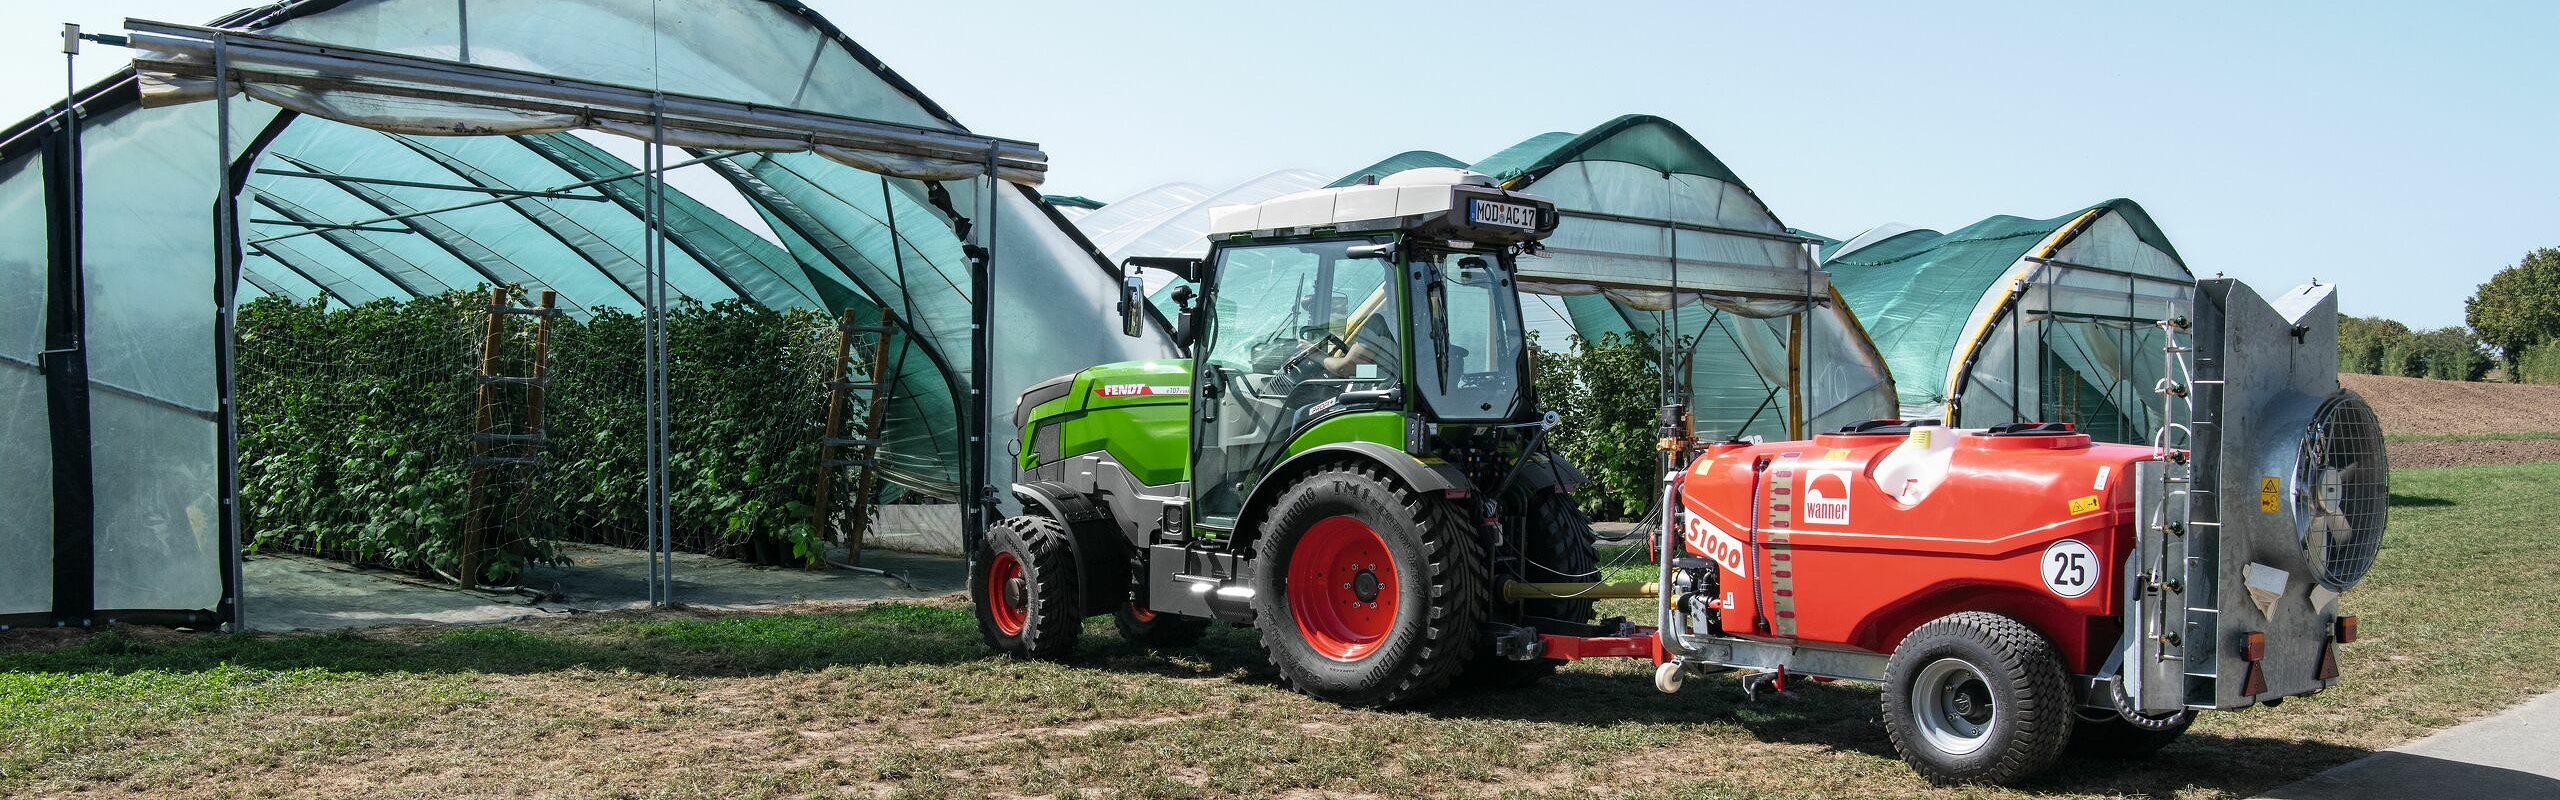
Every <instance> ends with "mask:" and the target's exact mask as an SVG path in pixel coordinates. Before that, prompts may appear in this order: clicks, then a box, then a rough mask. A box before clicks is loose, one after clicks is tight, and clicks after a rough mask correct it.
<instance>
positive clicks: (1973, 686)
mask: <svg viewBox="0 0 2560 800" xmlns="http://www.w3.org/2000/svg"><path fill="white" fill-rule="evenodd" d="M2067 686H2068V685H2067V684H2066V683H2065V682H2064V680H2063V673H2062V662H2061V660H2060V659H2058V658H2056V657H2055V656H2054V653H2053V647H2052V645H2050V644H2047V643H2046V642H2045V639H2044V637H2043V636H2041V635H2038V634H2037V633H2036V632H2035V630H2034V629H2032V628H2029V627H2027V626H2026V624H2025V623H2022V622H2019V621H2017V620H2014V619H2010V618H2008V617H2004V616H2000V615H1998V614H1991V613H1985V612H1980V611H1968V612H1964V613H1961V614H1951V615H1948V616H1945V617H1940V618H1938V619H1937V620H1936V621H1933V622H1930V623H1929V624H1926V625H1922V626H1920V628H1919V629H1918V630H1914V631H1912V632H1911V635H1910V636H1906V637H1903V640H1902V644H1901V645H1900V646H1897V647H1895V648H1894V650H1893V656H1892V658H1890V659H1888V660H1887V661H1886V664H1885V684H1884V726H1885V732H1886V733H1887V734H1889V735H1890V736H1891V737H1892V739H1893V749H1894V750H1895V751H1897V752H1899V753H1901V754H1902V760H1903V761H1904V762H1905V763H1908V764H1910V765H1911V769H1912V771H1914V772H1917V773H1920V777H1922V778H1926V779H1928V780H1929V782H1931V783H1936V784H1941V785H1944V784H1954V783H1988V784H2003V785H2005V784H2011V783H2016V782H2018V781H2021V780H2024V779H2026V778H2027V777H2028V776H2031V775H2034V774H2035V773H2036V772H2038V771H2041V770H2043V769H2044V768H2045V767H2048V766H2051V765H2052V764H2053V761H2054V759H2055V758H2057V757H2059V756H2060V755H2061V754H2062V747H2063V745H2064V743H2066V742H2068V741H2070V739H2071V727H2072V722H2073V720H2074V719H2075V718H2076V717H2075V715H2074V714H2073V713H2072V706H2073V703H2072V698H2071V695H2070V690H2069V689H2068V688H2067Z"/></svg>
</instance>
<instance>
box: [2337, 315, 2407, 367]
mask: <svg viewBox="0 0 2560 800" xmlns="http://www.w3.org/2000/svg"><path fill="white" fill-rule="evenodd" d="M2412 336H2413V334H2411V333H2410V331H2409V326H2407V325H2402V324H2400V322H2399V321H2397V320H2388V319H2383V318H2381V317H2358V316H2353V315H2347V314H2340V315H2338V371H2340V372H2354V373H2360V374H2365V375H2398V374H2401V370H2400V369H2397V368H2396V367H2397V366H2399V365H2393V364H2389V363H2388V361H2389V358H2390V356H2391V352H2392V349H2393V348H2394V347H2405V346H2406V345H2407V343H2408V341H2409V340H2410V339H2411V338H2412Z"/></svg>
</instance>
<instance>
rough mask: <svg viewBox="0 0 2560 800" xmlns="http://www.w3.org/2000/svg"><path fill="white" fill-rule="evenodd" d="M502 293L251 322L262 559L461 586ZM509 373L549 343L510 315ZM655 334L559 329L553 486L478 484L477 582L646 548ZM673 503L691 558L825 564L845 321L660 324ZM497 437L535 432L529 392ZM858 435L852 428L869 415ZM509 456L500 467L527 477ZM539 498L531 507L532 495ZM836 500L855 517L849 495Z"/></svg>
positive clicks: (592, 324) (503, 413) (597, 320)
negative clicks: (834, 385) (314, 561)
mask: <svg viewBox="0 0 2560 800" xmlns="http://www.w3.org/2000/svg"><path fill="white" fill-rule="evenodd" d="M486 303H487V294H486V293H485V292H484V293H471V292H456V293H452V294H447V295H442V296H436V297H423V298H418V299H416V300H412V301H409V302H406V303H400V302H393V301H388V300H384V301H377V302H375V303H371V304H368V305H365V306H362V307H359V308H353V309H345V308H341V309H333V310H327V311H323V309H322V307H321V306H320V305H318V304H311V303H294V302H291V301H286V300H282V299H277V298H266V299H261V300H258V301H256V302H253V303H251V304H249V305H247V306H244V307H243V308H242V309H241V314H240V336H241V352H242V359H241V369H240V376H241V381H240V398H241V453H242V465H241V482H242V496H243V497H244V499H245V500H246V501H247V502H246V506H245V508H244V514H245V517H246V519H247V521H248V530H249V531H250V533H251V536H252V541H253V543H254V544H255V545H256V546H261V547H268V546H281V547H288V548H292V549H296V550H301V551H305V552H313V553H318V554H322V555H325V556H329V557H333V558H340V559H345V560H348V561H353V562H357V563H363V564H372V565H378V566H385V567H391V568H395V569H406V570H411V571H416V572H421V573H440V574H443V575H446V576H452V575H454V574H455V572H456V570H458V569H459V568H460V564H461V541H462V535H463V529H464V517H465V516H466V514H467V513H468V512H467V506H468V503H469V499H468V498H469V480H470V473H471V468H470V459H471V457H472V433H473V431H474V430H475V427H476V421H475V418H474V417H475V412H476V411H477V402H476V395H475V393H476V392H477V390H478V382H477V379H476V377H475V376H476V374H477V368H478V360H479V357H480V349H481V344H482V340H483V335H484V334H483V331H484V330H485V327H484V326H485V325H486V322H487V317H486V316H485V315H484V313H483V307H484V306H485V305H486ZM500 322H501V326H502V331H501V335H502V337H503V340H504V341H503V343H502V345H501V352H502V353H503V354H504V356H503V358H502V359H501V363H500V366H499V367H498V369H497V373H498V374H501V375H517V376H521V375H528V374H530V373H531V369H532V365H531V363H530V360H531V355H532V353H533V351H534V337H535V335H536V325H537V323H536V322H535V321H534V320H533V318H531V317H526V316H504V317H501V319H500ZM642 333H643V325H642V320H641V318H640V317H638V316H635V315H632V314H630V313H627V312H622V311H616V310H603V311H599V312H597V313H596V314H595V315H594V316H593V317H591V318H589V319H587V320H584V321H579V320H574V319H569V318H566V317H561V318H555V319H553V320H552V322H551V339H550V341H551V344H550V348H549V358H548V375H549V377H550V383H549V385H548V387H547V388H546V389H545V393H546V396H545V398H544V403H543V413H544V417H543V425H542V433H543V434H544V438H545V441H544V442H543V443H542V444H541V445H539V448H540V455H541V459H542V463H541V464H540V466H538V467H531V468H528V467H524V466H519V465H514V464H497V465H492V466H490V467H489V468H488V470H487V473H486V475H485V478H484V479H485V480H486V481H487V485H488V487H489V488H488V489H487V490H486V494H485V495H484V497H485V499H484V512H483V513H485V514H486V515H487V516H485V517H483V522H484V524H485V526H486V530H485V532H484V534H483V539H482V542H483V544H484V548H486V549H484V552H483V554H482V562H483V563H484V564H487V565H488V566H487V568H486V570H485V574H484V575H483V576H482V579H483V580H489V581H503V580H507V579H509V576H511V575H513V574H514V573H515V572H517V571H518V570H520V569H521V568H522V567H523V566H525V565H526V564H527V563H529V562H538V561H545V560H550V559H553V558H555V554H554V553H555V551H554V548H553V547H552V546H551V543H553V542H558V541H582V542H593V543H599V544H610V545H618V546H625V547H638V546H642V544H643V543H644V541H645V540H644V538H643V537H644V531H645V530H646V528H647V525H646V523H647V513H648V504H647V502H646V492H647V479H648V478H647V475H648V473H647V455H646V450H645V448H644V443H645V441H646V430H645V427H646V415H645V410H646V406H645V402H646V398H645V396H644V394H643V388H644V385H645V384H644V381H643V374H642V369H641V367H642V362H641V354H642V352H643V347H642V345H643V341H642ZM667 339H668V354H669V359H670V364H671V373H672V378H671V381H670V384H669V386H668V403H669V408H670V411H669V422H668V428H669V434H670V437H671V442H670V452H669V455H668V463H667V467H668V473H669V479H670V483H669V495H668V496H669V502H670V505H671V506H672V507H673V516H672V519H671V527H672V528H673V538H674V543H675V546H676V547H677V548H678V549H683V550H689V551H694V552H702V553H711V554H715V555H742V556H748V557H751V558H754V559H756V560H759V561H765V562H769V563H770V562H781V561H785V560H789V561H798V562H803V563H814V561H815V560H816V559H817V558H818V556H819V552H820V547H821V545H822V544H823V539H822V535H821V532H820V531H819V530H818V529H817V527H816V526H815V525H814V524H813V516H814V514H813V510H814V509H813V508H812V507H811V502H812V493H813V491H814V488H815V485H816V480H817V476H818V469H819V467H818V455H819V448H820V445H821V441H820V440H821V439H822V437H823V435H824V433H825V420H826V418H825V415H824V403H823V399H824V397H825V396H826V389H825V385H824V381H825V379H826V377H827V374H828V372H829V370H830V369H832V367H833V364H834V360H835V332H834V325H833V323H832V320H830V319H828V318H827V317H825V316H823V315H820V314H818V313H817V312H814V311H809V310H800V309H795V310H789V311H776V310H773V309H767V308H763V307H761V306H756V305H752V304H749V303H744V302H739V301H728V302H722V303H717V304H712V305H707V306H706V305H702V304H698V303H686V304H684V305H680V306H678V307H676V308H674V309H671V310H670V311H669V312H668V315H667ZM496 395H497V396H496V401H495V403H493V405H492V411H493V420H492V422H493V425H492V429H493V430H494V431H495V432H498V433H502V434H506V433H525V432H529V431H531V430H532V428H531V427H529V425H528V424H527V423H528V422H529V420H527V419H525V414H526V411H527V409H528V408H529V405H530V404H529V402H528V401H529V399H530V397H529V389H528V388H527V387H523V386H501V387H498V389H497V391H496ZM848 405H850V406H853V407H852V408H849V409H848V414H847V419H850V420H859V419H860V418H861V416H860V407H859V406H860V403H859V401H856V402H853V403H849V404H848ZM523 447H524V446H523V445H518V444H511V443H500V444H497V445H494V446H493V448H492V450H491V452H490V455H493V456H520V455H523V454H524V452H523V450H522V448H523ZM528 480H529V481H530V488H529V489H527V488H526V487H527V481H528ZM839 485H841V486H844V487H845V488H844V489H843V490H842V491H839V492H837V493H836V496H837V497H839V498H846V497H849V496H850V495H851V494H852V492H851V482H850V481H842V480H840V481H839Z"/></svg>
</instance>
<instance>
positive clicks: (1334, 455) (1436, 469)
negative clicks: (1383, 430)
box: [1236, 442, 1476, 539]
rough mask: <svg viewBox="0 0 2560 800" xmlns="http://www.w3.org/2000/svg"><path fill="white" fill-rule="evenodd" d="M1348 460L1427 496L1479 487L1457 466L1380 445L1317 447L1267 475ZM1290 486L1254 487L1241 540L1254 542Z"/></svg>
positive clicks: (1286, 460)
mask: <svg viewBox="0 0 2560 800" xmlns="http://www.w3.org/2000/svg"><path fill="white" fill-rule="evenodd" d="M1345 458H1354V459H1358V460H1361V461H1367V462H1370V463H1373V464H1376V465H1378V466H1379V467H1381V468H1384V469H1385V470H1387V471H1388V472H1391V473H1394V474H1395V476H1396V479H1397V480H1401V481H1403V482H1404V484H1405V485H1406V486H1410V487H1413V490H1414V491H1417V492H1421V493H1423V494H1448V493H1451V492H1456V493H1460V494H1469V493H1473V492H1474V491H1475V488H1476V485H1475V482H1474V481H1470V480H1467V476H1466V473H1463V472H1459V471H1458V468H1457V467H1454V466H1450V465H1449V464H1447V463H1423V461H1422V460H1420V459H1417V458H1414V457H1413V456H1411V455H1409V454H1406V453H1405V451H1403V450H1398V449H1396V448H1394V447H1391V446H1388V445H1383V444H1379V443H1377V442H1335V443H1332V444H1322V445H1317V446H1314V447H1310V448H1307V449H1306V451H1304V452H1301V453H1299V454H1297V455H1294V456H1290V457H1288V458H1284V459H1281V460H1280V463H1279V464H1277V465H1274V466H1273V467H1272V468H1271V471H1270V472H1268V473H1265V474H1266V475H1267V476H1283V475H1288V474H1289V473H1291V472H1297V471H1303V470H1304V469H1305V468H1307V467H1309V466H1312V465H1315V464H1321V463H1325V462H1328V461H1337V460H1342V459H1345ZM1288 483H1289V482H1288V481H1284V480H1272V479H1271V478H1270V477H1265V478H1264V479H1263V480H1262V481H1261V482H1260V483H1259V484H1257V485H1255V486H1254V487H1253V494H1251V495H1247V496H1246V497H1245V499H1244V507H1245V513H1246V515H1247V516H1246V518H1245V519H1243V520H1240V522H1241V523H1242V524H1239V525H1238V526H1237V529H1236V535H1237V536H1238V537H1239V538H1245V539H1250V538H1251V537H1253V536H1254V535H1255V534H1256V533H1257V531H1255V530H1254V528H1257V527H1260V526H1261V524H1262V509H1263V508H1264V507H1265V506H1268V505H1270V503H1271V501H1272V500H1275V499H1277V498H1278V497H1279V496H1280V493H1281V492H1284V491H1287V490H1288V488H1289V487H1288Z"/></svg>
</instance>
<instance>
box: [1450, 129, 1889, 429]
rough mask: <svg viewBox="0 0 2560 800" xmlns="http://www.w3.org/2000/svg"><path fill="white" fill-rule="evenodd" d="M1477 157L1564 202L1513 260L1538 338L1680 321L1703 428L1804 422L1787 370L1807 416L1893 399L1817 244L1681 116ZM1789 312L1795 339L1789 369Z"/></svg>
mask: <svg viewBox="0 0 2560 800" xmlns="http://www.w3.org/2000/svg"><path fill="white" fill-rule="evenodd" d="M1471 168H1472V169H1474V170H1475V171H1477V172H1482V173H1485V174H1488V175H1492V176H1494V177H1495V178H1496V179H1498V180H1502V181H1504V185H1505V186H1506V187H1508V188H1512V189H1516V190H1520V191H1526V192H1531V193H1534V194H1538V195H1542V196H1545V197H1548V198H1550V199H1553V200H1555V201H1556V202H1557V205H1558V206H1559V207H1560V208H1562V209H1564V210H1566V211H1567V212H1568V213H1567V215H1566V217H1565V219H1564V220H1563V221H1562V223H1561V224H1560V225H1559V226H1558V228H1557V230H1556V233H1555V234H1554V235H1553V236H1551V237H1549V238H1548V239H1547V241H1546V245H1547V247H1548V249H1549V254H1550V257H1549V258H1545V259H1527V260H1524V263H1523V265H1522V286H1523V289H1524V290H1525V291H1527V292H1530V293H1532V295H1531V296H1529V297H1528V298H1527V299H1526V301H1525V302H1524V310H1525V311H1526V312H1527V314H1528V321H1529V324H1530V326H1531V327H1532V329H1535V330H1539V331H1540V333H1541V336H1540V338H1541V340H1542V341H1544V342H1547V343H1548V344H1547V346H1550V347H1561V346H1562V342H1563V340H1564V337H1565V336H1566V335H1579V336H1581V337H1583V338H1585V339H1597V338H1599V337H1601V336H1604V335H1607V334H1610V333H1624V332H1629V331H1644V332H1647V333H1652V334H1655V335H1656V339H1657V341H1663V340H1664V339H1665V337H1664V336H1663V334H1666V333H1676V334H1677V335H1678V338H1680V339H1681V340H1683V341H1686V342H1689V343H1690V347H1691V348H1692V352H1691V353H1689V354H1688V356H1687V359H1686V360H1687V362H1688V365H1689V369H1688V373H1687V375H1686V376H1685V378H1684V379H1683V380H1684V381H1685V385H1686V388H1687V390H1688V396H1687V399H1688V400H1689V402H1690V404H1691V412H1692V414H1693V416H1694V417H1695V420H1696V424H1697V431H1698V432H1699V433H1700V434H1701V435H1703V436H1712V437H1724V436H1735V435H1752V434H1757V435H1762V436H1770V437H1775V438H1784V437H1786V436H1787V435H1788V434H1789V433H1790V432H1791V430H1793V429H1794V428H1795V427H1796V426H1797V424H1798V423H1799V421H1798V420H1796V419H1794V417H1795V416H1796V414H1795V413H1794V412H1793V411H1792V410H1791V409H1792V408H1793V407H1794V405H1796V398H1794V397H1792V396H1791V394H1790V393H1791V392H1793V391H1796V390H1797V389H1796V387H1795V386H1791V385H1790V381H1791V380H1792V381H1799V382H1800V383H1801V386H1802V388H1803V391H1804V392H1805V397H1804V400H1805V402H1804V406H1805V409H1804V413H1803V415H1804V416H1805V417H1806V419H1804V420H1802V421H1801V423H1802V426H1803V430H1805V431H1806V432H1811V431H1816V430H1823V429H1827V428H1831V427H1837V426H1839V425H1846V424H1850V423H1854V422H1857V421H1860V420H1865V419H1871V418H1875V417H1880V416H1888V415H1890V413H1891V411H1892V403H1891V399H1890V397H1888V396H1887V392H1886V386H1888V385H1889V381H1888V379H1887V377H1886V372H1885V368H1884V365H1883V362H1882V361H1881V360H1880V359H1879V358H1878V357H1877V356H1876V355H1875V353H1874V349H1873V347H1872V345H1870V344H1869V343H1868V342H1867V341H1866V338H1865V336H1863V335H1862V334H1860V333H1859V332H1858V330H1857V324H1856V321H1855V320H1854V319H1852V318H1851V317H1849V315H1848V313H1847V312H1846V310H1845V309H1844V307H1842V306H1841V305H1840V304H1838V303H1836V302H1833V298H1832V295H1831V292H1830V290H1829V288H1828V284H1827V282H1826V279H1825V277H1824V276H1822V275H1821V274H1820V273H1819V272H1818V271H1816V270H1815V269H1814V267H1813V260H1812V256H1811V254H1810V253H1808V252H1807V250H1806V248H1805V246H1804V245H1803V244H1801V243H1799V242H1796V241H1792V240H1790V238H1789V237H1788V235H1787V233H1786V230H1787V229H1786V227H1785V225H1784V224H1782V223H1780V222H1779V221H1778V219H1777V217H1776V216H1775V215H1773V214H1771V213H1770V211H1769V209H1768V207H1767V206H1766V205H1765V204H1763V203H1762V202H1761V201H1760V199H1759V197H1758V196H1756V195H1754V194H1753V193H1752V192H1751V190H1750V188H1749V187H1748V186H1746V185H1744V184H1743V183H1742V181H1741V179H1740V178H1738V177H1736V176H1734V174H1733V172H1732V170H1730V169H1728V168H1726V166H1725V165H1724V162H1723V161H1722V160H1720V159H1718V158H1716V157H1715V155H1714V153H1712V152H1709V151H1708V150H1707V148H1706V147H1705V146H1704V145H1702V144H1699V143H1698V141H1697V140H1696V139H1695V138H1693V137H1691V136H1689V135H1688V133H1687V132H1685V131H1682V130H1681V129H1680V128H1679V127H1678V126H1677V125H1673V124H1672V123H1670V122H1668V121H1665V120H1662V119H1660V118H1657V117H1650V116H1644V115H1628V116H1622V117H1619V118H1617V119H1614V120H1611V121H1609V122H1608V123H1605V124H1602V125H1600V126H1598V127H1595V128H1593V129H1591V130H1589V131H1586V132H1583V133H1580V134H1571V133H1547V134H1541V135H1539V136H1535V137H1531V138H1530V139H1528V140H1526V141H1523V142H1521V143H1520V144H1518V145H1514V146H1512V147H1510V148H1508V149H1505V150H1503V151H1502V152H1500V153H1496V154H1494V155H1493V156H1491V157H1489V158H1486V159H1485V160H1483V161H1479V162H1477V163H1476V164H1475V165H1474V166H1473V167H1471ZM1576 211H1580V212H1597V213H1601V214H1608V215H1614V216H1616V217H1620V219H1601V218H1595V217H1591V216H1575V215H1574V214H1572V213H1571V212H1576ZM1675 286H1676V287H1678V292H1677V293H1674V292H1673V291H1671V290H1672V289H1673V287H1675ZM1538 295H1547V296H1544V297H1541V296H1538ZM1809 297H1810V298H1814V299H1815V300H1816V302H1814V303H1812V304H1808V303H1807V302H1806V300H1807V298H1809ZM1675 308H1676V309H1677V313H1676V314H1675V313H1674V310H1675ZM1808 309H1810V310H1811V313H1809V314H1808V313H1805V312H1806V311H1807V310H1808ZM1799 314H1802V315H1803V316H1804V318H1805V320H1806V321H1805V322H1804V325H1805V326H1806V330H1805V331H1804V334H1803V336H1804V342H1805V344H1804V345H1803V352H1802V353H1800V354H1798V356H1797V357H1796V358H1795V359H1793V360H1794V361H1795V363H1796V367H1795V368H1796V369H1797V370H1799V371H1800V372H1799V374H1797V375H1790V361H1791V358H1790V354H1789V352H1788V350H1789V342H1790V337H1791V332H1790V325H1791V323H1790V318H1791V317H1794V316H1795V315H1799Z"/></svg>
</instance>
